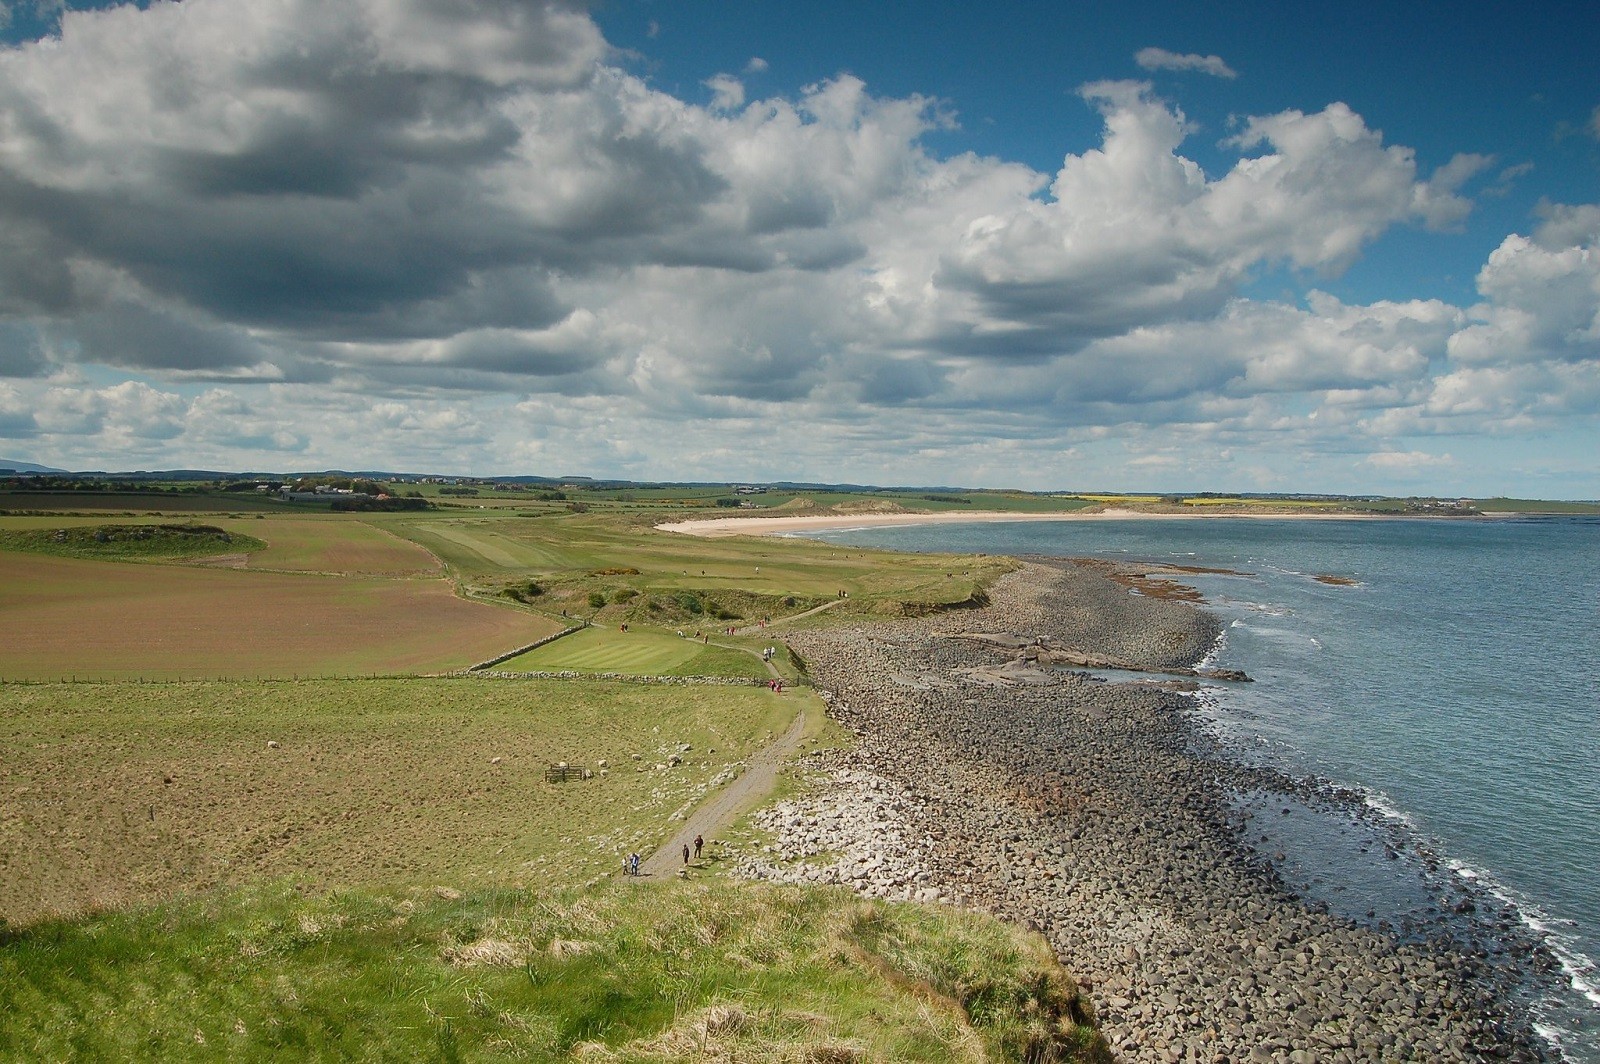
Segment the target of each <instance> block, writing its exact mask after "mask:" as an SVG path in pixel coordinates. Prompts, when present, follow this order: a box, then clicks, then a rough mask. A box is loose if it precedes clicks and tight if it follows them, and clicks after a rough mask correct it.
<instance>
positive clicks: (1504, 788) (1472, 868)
mask: <svg viewBox="0 0 1600 1064" xmlns="http://www.w3.org/2000/svg"><path fill="white" fill-rule="evenodd" d="M819 538H826V539H829V540H834V541H840V542H848V543H855V544H861V545H873V546H882V547H893V548H898V549H905V550H922V551H957V552H979V551H982V552H987V553H990V554H1046V555H1055V556H1063V557H1072V556H1098V557H1111V558H1126V559H1140V560H1157V561H1165V562H1175V563H1180V564H1187V565H1197V566H1206V567H1215V568H1224V569H1229V570H1233V571H1234V572H1235V573H1237V574H1239V575H1197V576H1194V577H1193V578H1192V580H1191V581H1190V582H1192V583H1193V584H1194V585H1195V586H1197V587H1198V588H1199V589H1200V590H1201V591H1202V592H1204V594H1205V595H1206V598H1207V600H1208V603H1209V608H1210V609H1212V610H1213V611H1214V612H1216V613H1217V614H1218V615H1220V616H1221V618H1222V619H1223V621H1224V623H1225V625H1226V633H1225V635H1224V638H1223V643H1222V645H1221V646H1220V647H1219V648H1218V650H1217V652H1216V655H1215V657H1214V659H1213V660H1214V663H1215V664H1217V665H1220V666H1224V667H1232V668H1242V669H1244V670H1245V671H1246V672H1248V673H1249V674H1250V675H1251V676H1252V677H1254V678H1255V679H1256V681H1257V682H1256V683H1255V684H1253V685H1236V686H1229V687H1226V688H1217V689H1214V690H1210V691H1208V692H1207V701H1208V703H1209V706H1210V708H1209V713H1210V714H1211V715H1212V716H1213V718H1214V720H1213V723H1214V726H1215V728H1216V729H1217V730H1218V731H1219V732H1220V733H1221V734H1222V735H1223V736H1224V737H1225V739H1226V740H1227V741H1228V742H1230V743H1231V744H1232V745H1233V746H1234V748H1235V749H1236V750H1237V751H1238V752H1239V754H1240V756H1241V757H1247V758H1250V759H1253V760H1266V761H1268V762H1270V763H1272V764H1273V765H1274V766H1275V767H1278V768H1281V769H1283V770H1285V771H1288V772H1291V773H1295V774H1303V773H1314V774H1316V775H1319V776H1322V777H1325V778H1327V779H1330V780H1333V781H1335V782H1338V783H1341V784H1345V785H1349V786H1352V787H1355V788H1357V789H1360V790H1362V791H1364V792H1365V793H1367V794H1368V795H1370V796H1371V801H1372V803H1373V804H1374V805H1375V806H1377V807H1378V808H1380V809H1382V810H1384V811H1385V812H1386V813H1387V814H1388V815H1389V816H1391V817H1394V818H1396V819H1397V820H1399V821H1400V822H1401V823H1402V824H1403V825H1404V828H1405V829H1406V830H1407V831H1408V832H1414V833H1415V835H1416V836H1418V837H1419V838H1420V839H1421V840H1422V841H1423V842H1424V844H1425V845H1426V846H1428V847H1429V848H1431V849H1432V850H1433V851H1434V852H1436V853H1438V854H1441V855H1442V856H1443V857H1444V858H1445V859H1446V860H1447V861H1448V862H1449V866H1450V867H1451V868H1452V869H1453V870H1454V874H1456V875H1458V876H1461V877H1464V878H1474V879H1477V880H1478V881H1479V882H1480V883H1482V884H1485V885H1487V886H1488V887H1489V888H1490V889H1491V890H1492V891H1494V892H1495V893H1497V894H1499V895H1501V896H1502V897H1504V898H1508V899H1510V900H1511V901H1513V902H1515V904H1516V905H1517V907H1518V909H1519V910H1520V912H1521V913H1522V915H1523V918H1524V919H1525V920H1526V921H1527V922H1528V923H1529V924H1530V925H1531V926H1533V927H1534V928H1536V929H1537V930H1539V931H1540V932H1541V933H1542V934H1543V935H1545V936H1546V938H1547V940H1548V941H1549V942H1550V944H1551V945H1552V947H1554V948H1555V950H1556V951H1557V953H1558V955H1559V956H1560V957H1561V959H1562V961H1563V963H1564V965H1565V969H1566V971H1565V976H1564V979H1566V980H1570V987H1568V988H1567V989H1565V990H1564V991H1563V992H1562V993H1560V994H1559V995H1557V996H1556V997H1555V998H1553V999H1550V1000H1547V1001H1545V1002H1543V1003H1542V1005H1541V1008H1540V1023H1541V1028H1542V1029H1543V1030H1544V1031H1545V1032H1546V1033H1547V1035H1548V1036H1550V1037H1551V1038H1552V1039H1553V1040H1555V1041H1557V1042H1558V1044H1560V1045H1561V1047H1562V1048H1563V1050H1564V1052H1565V1053H1566V1055H1567V1056H1568V1058H1569V1059H1572V1060H1576V1061H1585V1062H1600V973H1597V971H1596V964H1595V961H1596V960H1600V519H1595V518H1538V519H1535V518H1528V519H1520V518H1507V519H1496V520H1482V521H1479V520H1462V521H1454V520H1378V521H1355V520H1352V521H1336V520H1327V521H1325V520H1317V521H1306V520H1301V521H1294V520H1270V519H1248V520H1227V519H1204V520H1159V519H1157V520H1139V519H1134V520H1123V521H1083V522H1027V523H1018V524H986V525H959V526H956V525H929V526H921V527H917V526H912V527H900V528H881V529H860V530H848V531H842V532H832V533H827V534H824V535H823V536H821V537H819ZM1318 575H1333V576H1340V577H1346V578H1349V579H1352V580H1354V581H1356V583H1355V584H1354V585H1353V586H1331V585H1329V584H1326V583H1322V582H1319V581H1318V580H1316V579H1315V577H1316V576H1318ZM1340 863H1341V862H1337V861H1336V862H1335V864H1340ZM1343 868H1344V874H1345V875H1346V878H1347V879H1348V880H1349V887H1350V889H1351V890H1353V891H1354V890H1360V889H1363V888H1365V887H1367V886H1368V884H1365V883H1363V882H1362V877H1363V875H1365V874H1366V871H1367V870H1365V869H1360V868H1357V867H1355V862H1343ZM1323 871H1324V872H1326V871H1327V870H1326V869H1324V870H1323ZM1331 874H1332V876H1333V877H1334V878H1335V879H1337V878H1338V877H1339V875H1340V874H1341V873H1340V869H1339V868H1338V867H1335V868H1334V869H1333V870H1332V872H1331ZM1313 878H1316V877H1313ZM1324 885H1325V886H1330V889H1333V890H1345V889H1346V885H1345V884H1340V883H1333V884H1331V885H1329V884H1326V883H1325V884H1324Z"/></svg>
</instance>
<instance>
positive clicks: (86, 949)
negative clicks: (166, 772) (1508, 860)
mask: <svg viewBox="0 0 1600 1064" xmlns="http://www.w3.org/2000/svg"><path fill="white" fill-rule="evenodd" d="M0 1002H4V1003H5V1004H6V1006H7V1011H6V1022H5V1023H4V1024H0V1059H5V1060H17V1061H24V1060H26V1061H35V1060H65V1059H79V1060H163V1061H164V1060H172V1059H218V1060H224V1059H225V1060H238V1059H247V1060H258V1059H273V1060H280V1059H281V1060H437V1061H455V1060H536V1061H554V1060H572V1059H593V1058H599V1059H611V1060H623V1061H689V1060H724V1061H730V1062H731V1061H736V1060H743V1061H794V1062H811V1064H827V1062H844V1061H866V1060H873V1061H929V1062H940V1064H943V1062H962V1064H967V1062H970V1064H979V1062H988V1061H997V1060H1015V1061H1024V1060H1026V1061H1041V1062H1042V1061H1054V1062H1059V1064H1071V1062H1082V1064H1089V1062H1096V1064H1099V1062H1105V1061H1109V1060H1110V1056H1109V1054H1108V1052H1107V1051H1106V1048H1105V1046H1104V1043H1103V1042H1102V1041H1100V1039H1099V1038H1098V1036H1097V1035H1096V1034H1095V1032H1094V1031H1093V1029H1092V1028H1090V1027H1088V1026H1086V1024H1085V1021H1086V1020H1087V1019H1088V1015H1087V1007H1086V1005H1085V1004H1084V1003H1083V1001H1082V999H1081V998H1080V996H1079V993H1078V990H1077V987H1076V986H1075V985H1074V984H1073V982H1072V980H1071V979H1070V977H1069V976H1067V974H1066V973H1065V972H1064V971H1063V970H1062V968H1061V966H1060V964H1059V963H1058V962H1057V961H1056V959H1055V957H1054V956H1053V955H1052V953H1051V951H1050V949H1049V947H1048V946H1047V945H1046V944H1045V943H1044V941H1043V939H1041V938H1039V937H1038V936H1035V935H1029V934H1026V933H1023V932H1021V931H1019V930H1017V929H1014V928H1011V927H1008V926H1006V925H1004V924H1001V923H1000V922H999V921H997V920H995V919H993V918H990V917H986V916H980V915H977V914H961V913H956V912H954V911H933V910H920V909H918V908H916V907H913V906H908V905H892V904H887V903H881V902H868V901H862V900H859V899H855V898H852V897H850V896H849V895H847V894H845V893H843V892H842V891H839V890H834V889H829V890H800V889H797V888H773V887H765V886H758V885H754V884H746V885H726V884H679V883H665V884H648V885H647V884H637V883H616V884H614V885H612V886H610V887H608V888H606V889H602V890H591V891H588V892H585V893H582V894H576V895H574V894H572V893H570V892H569V893H564V894H549V893H543V892H539V893H535V892H531V891H508V890H500V891H475V892H471V893H468V894H467V895H465V896H459V897H441V896H439V895H438V894H437V893H434V892H410V893H390V894H375V893H371V892H343V893H339V894H335V895H332V896H326V897H321V896H319V897H312V898H302V897H299V896H297V895H295V894H293V893H288V892H272V891H255V892H251V893H249V894H246V895H226V896H221V897H211V898H205V899H198V900H194V901H190V902H186V903H178V904H171V905H167V906H163V907H161V908H158V909H154V910H141V911H134V912H126V913H112V914H106V915H101V916H96V917H93V918H91V919H86V920H81V921H75V922H70V923H62V924H52V925H45V926H40V927H36V928H33V929H30V930H29V931H27V932H25V933H23V934H20V935H16V936H14V937H13V938H12V939H11V941H9V942H8V943H7V944H6V946H5V948H4V950H3V951H0Z"/></svg>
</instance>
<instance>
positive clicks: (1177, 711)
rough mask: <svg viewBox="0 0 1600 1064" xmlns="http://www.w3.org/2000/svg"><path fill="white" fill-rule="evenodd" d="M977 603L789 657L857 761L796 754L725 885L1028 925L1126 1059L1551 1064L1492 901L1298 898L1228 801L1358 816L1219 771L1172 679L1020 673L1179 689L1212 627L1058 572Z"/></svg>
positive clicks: (817, 641) (1311, 794)
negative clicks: (810, 769) (1392, 910)
mask: <svg viewBox="0 0 1600 1064" xmlns="http://www.w3.org/2000/svg"><path fill="white" fill-rule="evenodd" d="M991 598H992V602H991V604H990V605H988V606H986V607H983V608H981V609H975V610H962V611H959V612H956V613H950V614H943V615H934V616H930V617H922V618H916V619H908V620H904V621H895V622H886V623H876V624H872V625H862V626H857V627H853V628H848V629H832V630H827V631H816V632H809V633H802V634H797V635H795V636H793V637H791V639H790V644H791V645H792V646H793V647H794V649H795V650H796V651H798V652H799V653H800V655H802V656H803V657H804V659H805V660H806V662H807V665H808V667H809V669H810V672H811V675H812V677H813V679H814V681H815V682H816V684H817V686H818V688H819V689H820V690H821V691H822V692H823V695H824V697H825V698H826V699H827V700H828V702H829V706H830V713H831V714H832V715H833V716H834V717H835V718H836V719H837V720H838V721H839V722H840V723H842V724H843V725H845V726H846V727H847V728H849V729H850V730H851V731H852V732H854V733H855V734H856V736H857V737H858V740H859V741H858V742H857V744H856V745H855V746H854V748H853V749H851V750H849V751H846V752H838V753H832V754H828V755H825V756H820V757H817V758H814V759H812V763H813V765H814V768H815V771H816V772H817V773H818V774H819V776H820V777H822V778H825V779H826V781H827V784H826V785H825V786H823V787H821V788H820V789H818V790H817V792H816V793H815V794H813V795H812V796H811V797H808V798H806V799H803V800H800V801H795V802H790V803H786V804H784V805H781V806H779V807H777V808H775V809H774V810H771V811H769V812H768V813H767V814H766V817H767V820H766V826H767V827H768V828H769V829H770V830H771V831H772V833H773V835H774V837H775V840H776V841H775V842H774V843H773V844H772V845H771V846H769V847H767V848H766V851H765V852H761V853H752V854H747V855H746V856H745V857H744V859H743V861H742V868H743V871H744V872H745V874H747V875H751V876H756V877H760V878H769V879H782V880H794V881H807V882H840V883H844V884H847V885H849V886H852V887H854V888H855V889H857V890H860V891H861V892H863V893H865V894H869V895H875V896H881V897H894V898H914V899H917V900H922V901H943V902H948V903H952V904H958V905H963V906H969V907H973V908H979V909H984V910H988V911H992V912H995V913H997V914H1000V915H1002V916H1004V917H1007V918H1010V919H1013V920H1016V921H1018V922H1022V923H1026V924H1028V925H1030V926H1032V927H1034V928H1037V929H1038V930H1040V931H1041V932H1042V933H1043V934H1045V935H1046V936H1047V937H1048V939H1049V940H1050V942H1051V943H1052V944H1053V945H1054V947H1055V949H1056V951H1057V952H1058V954H1059V955H1060V956H1061V958H1062V960H1063V961H1064V963H1065V964H1066V966H1067V967H1068V969H1069V970H1071V971H1072V972H1074V974H1076V975H1077V976H1078V977H1079V978H1080V980H1081V981H1082V982H1083V983H1084V984H1085V987H1086V989H1087V990H1088V991H1089V993H1090V995H1091V997H1092V998H1093V1000H1094V1002H1095V1006H1096V1009H1097V1012H1098V1015H1099V1019H1100V1023H1101V1026H1102V1030H1103V1031H1104V1033H1105V1035H1106V1037H1107V1039H1108V1041H1109V1042H1110V1044H1111V1045H1112V1047H1113V1048H1114V1050H1115V1051H1116V1053H1117V1055H1118V1056H1119V1057H1120V1058H1121V1059H1125V1060H1129V1061H1216V1062H1232V1061H1292V1062H1296V1064H1299V1062H1306V1061H1371V1060H1429V1061H1462V1060H1528V1061H1536V1060H1547V1059H1550V1057H1549V1056H1548V1055H1547V1052H1546V1050H1545V1049H1544V1048H1543V1047H1542V1043H1540V1042H1539V1040H1538V1039H1537V1037H1536V1036H1535V1035H1534V1033H1533V1031H1532V1029H1531V1026H1530V1024H1529V1022H1528V1020H1527V1017H1526V1016H1525V1015H1524V1014H1523V1012H1522V1010H1521V1009H1520V1008H1519V1007H1517V1006H1516V1004H1515V1001H1516V998H1515V992H1516V990H1517V987H1518V985H1519V982H1520V981H1521V980H1522V979H1523V978H1524V976H1525V974H1526V973H1527V972H1529V971H1531V970H1533V969H1534V968H1537V967H1538V966H1539V964H1540V963H1542V960H1541V957H1540V955H1539V949H1538V947H1537V945H1536V944H1533V943H1530V942H1528V941H1526V940H1524V939H1522V938H1520V937H1519V933H1518V931H1517V930H1516V926H1515V920H1514V919H1513V917H1512V916H1511V915H1510V914H1507V913H1505V912H1504V911H1497V909H1496V906H1495V903H1493V900H1492V899H1487V898H1481V897H1478V898H1475V897H1473V896H1472V895H1470V893H1467V891H1469V890H1470V887H1468V886H1451V887H1448V888H1441V889H1450V890H1453V891H1461V892H1462V893H1461V894H1459V896H1458V895H1455V894H1452V895H1451V896H1449V897H1442V898H1440V899H1439V905H1440V909H1441V915H1440V916H1439V917H1438V920H1437V923H1436V924H1433V925H1430V926H1428V927H1422V928H1419V927H1414V926H1408V927H1405V928H1396V927H1393V926H1389V925H1386V924H1383V923H1382V922H1381V921H1380V920H1368V921H1360V920H1355V919H1349V918H1346V917H1345V916H1341V915H1337V914H1334V913H1330V912H1329V911H1328V909H1327V907H1326V906H1325V905H1323V904H1321V903H1318V902H1308V901H1306V900H1304V899H1301V898H1299V897H1297V896H1296V895H1295V894H1294V893H1293V892H1292V891H1291V890H1290V889H1289V888H1288V887H1287V886H1286V885H1285V884H1284V882H1283V881H1282V880H1281V879H1280V878H1279V876H1278V874H1277V872H1276V871H1275V869H1274V867H1273V863H1272V861H1271V859H1270V858H1271V855H1270V854H1260V853H1258V852H1256V851H1255V850H1253V849H1252V848H1251V847H1250V846H1249V845H1247V843H1246V841H1245V837H1244V833H1245V828H1246V824H1247V821H1246V820H1245V819H1244V816H1243V814H1242V813H1241V811H1240V810H1241V807H1242V803H1243V800H1244V799H1246V798H1248V797H1251V796H1253V797H1254V799H1255V800H1256V802H1257V804H1260V802H1261V801H1262V796H1267V798H1269V799H1271V800H1273V801H1281V802H1287V801H1291V800H1293V801H1298V802H1304V803H1310V804H1313V805H1315V804H1321V805H1324V806H1340V805H1343V806H1346V807H1348V810H1347V811H1349V812H1350V813H1351V815H1359V810H1358V809H1357V808H1356V807H1357V806H1359V802H1358V801H1357V799H1356V798H1355V796H1353V795H1349V794H1344V793H1340V792H1338V791H1336V790H1332V789H1330V788H1327V787H1325V786H1323V785H1321V784H1318V783H1317V782H1316V781H1307V780H1291V779H1287V778H1285V777H1283V776H1281V775H1279V774H1277V773H1273V772H1270V771H1267V770H1263V769H1258V768H1251V767H1248V766H1245V765H1243V764H1240V763H1238V762H1237V761H1235V760H1233V759H1232V758H1230V757H1229V756H1228V754H1227V752H1226V751H1224V750H1221V749H1220V748H1218V747H1217V746H1216V744H1215V743H1214V742H1212V741H1211V740H1209V739H1208V738H1207V735H1206V733H1205V731H1204V729H1203V728H1202V727H1200V726H1199V722H1198V719H1197V716H1196V713H1195V706H1194V703H1193V701H1192V700H1191V698H1190V696H1188V695H1186V694H1184V693H1182V692H1181V691H1179V690H1173V689H1172V686H1173V685H1171V684H1162V683H1153V682H1128V683H1118V682H1105V681H1104V680H1101V679H1096V678H1093V677H1090V676H1088V675H1086V674H1082V673H1072V672H1067V671H1064V670H1061V669H1051V668H1047V667H1044V666H1043V665H1041V664H1040V663H1039V662H1038V661H1037V660H1027V655H1026V653H1025V650H1026V647H1027V646H1028V645H1030V644H1032V645H1049V646H1055V647H1068V648H1076V649H1077V650H1079V651H1082V652H1085V653H1090V654H1096V655H1102V656H1105V657H1107V658H1111V659H1115V660H1119V661H1124V662H1128V663H1136V664H1138V665H1139V666H1141V667H1142V668H1144V669H1149V670H1156V671H1172V672H1181V671H1182V670H1185V669H1189V668H1192V667H1194V666H1195V665H1197V664H1198V663H1199V662H1200V661H1201V659H1202V658H1203V656H1204V655H1205V653H1206V652H1207V651H1208V649H1209V648H1210V647H1211V646H1213V645H1214V643H1215V641H1216V638H1217V636H1218V629H1217V622H1216V620H1215V619H1214V618H1213V617H1211V616H1210V615H1209V614H1207V613H1205V612H1204V611H1203V610H1200V609H1196V608H1194V607H1192V606H1190V605H1188V604H1186V603H1183V602H1179V601H1163V600H1158V599H1154V598H1150V597H1145V596H1139V595H1133V594H1130V593H1129V592H1128V591H1127V590H1126V589H1125V588H1123V587H1120V586H1118V585H1117V584H1115V583H1113V582H1112V581H1111V580H1109V579H1107V577H1106V576H1105V575H1104V574H1103V573H1101V572H1096V571H1094V570H1093V569H1090V568H1085V567H1078V566H1073V565H1070V564H1062V565H1060V566H1046V565H1039V564H1029V565H1027V566H1025V567H1024V568H1023V569H1021V570H1019V571H1018V572H1016V573H1013V574H1011V575H1010V576H1008V577H1006V578H1005V579H1004V580H1003V581H1002V582H1001V583H1000V585H999V586H997V587H996V588H995V589H994V590H993V593H992V596H991ZM974 633H984V634H988V635H990V636H1003V637H1004V638H1000V639H974V638H971V636H972V635H973V634H974ZM960 635H965V636H967V637H966V638H957V636H960ZM1039 641H1043V644H1041V643H1040V642H1039ZM1380 856H1381V855H1380Z"/></svg>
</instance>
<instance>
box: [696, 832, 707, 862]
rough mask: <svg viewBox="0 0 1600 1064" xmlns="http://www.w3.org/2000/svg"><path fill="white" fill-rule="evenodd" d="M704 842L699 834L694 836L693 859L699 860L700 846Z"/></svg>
mask: <svg viewBox="0 0 1600 1064" xmlns="http://www.w3.org/2000/svg"><path fill="white" fill-rule="evenodd" d="M705 844H706V840H705V839H703V838H701V837H700V836H699V835H696V836H695V837H694V859H695V860H696V861H698V860H700V847H702V846H704V845H705Z"/></svg>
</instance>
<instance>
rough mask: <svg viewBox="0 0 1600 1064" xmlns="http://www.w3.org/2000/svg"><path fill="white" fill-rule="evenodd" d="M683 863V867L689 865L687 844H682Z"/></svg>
mask: <svg viewBox="0 0 1600 1064" xmlns="http://www.w3.org/2000/svg"><path fill="white" fill-rule="evenodd" d="M683 863H684V864H685V865H687V864H688V863H689V844H688V843H687V842H686V843H684V844H683Z"/></svg>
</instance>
